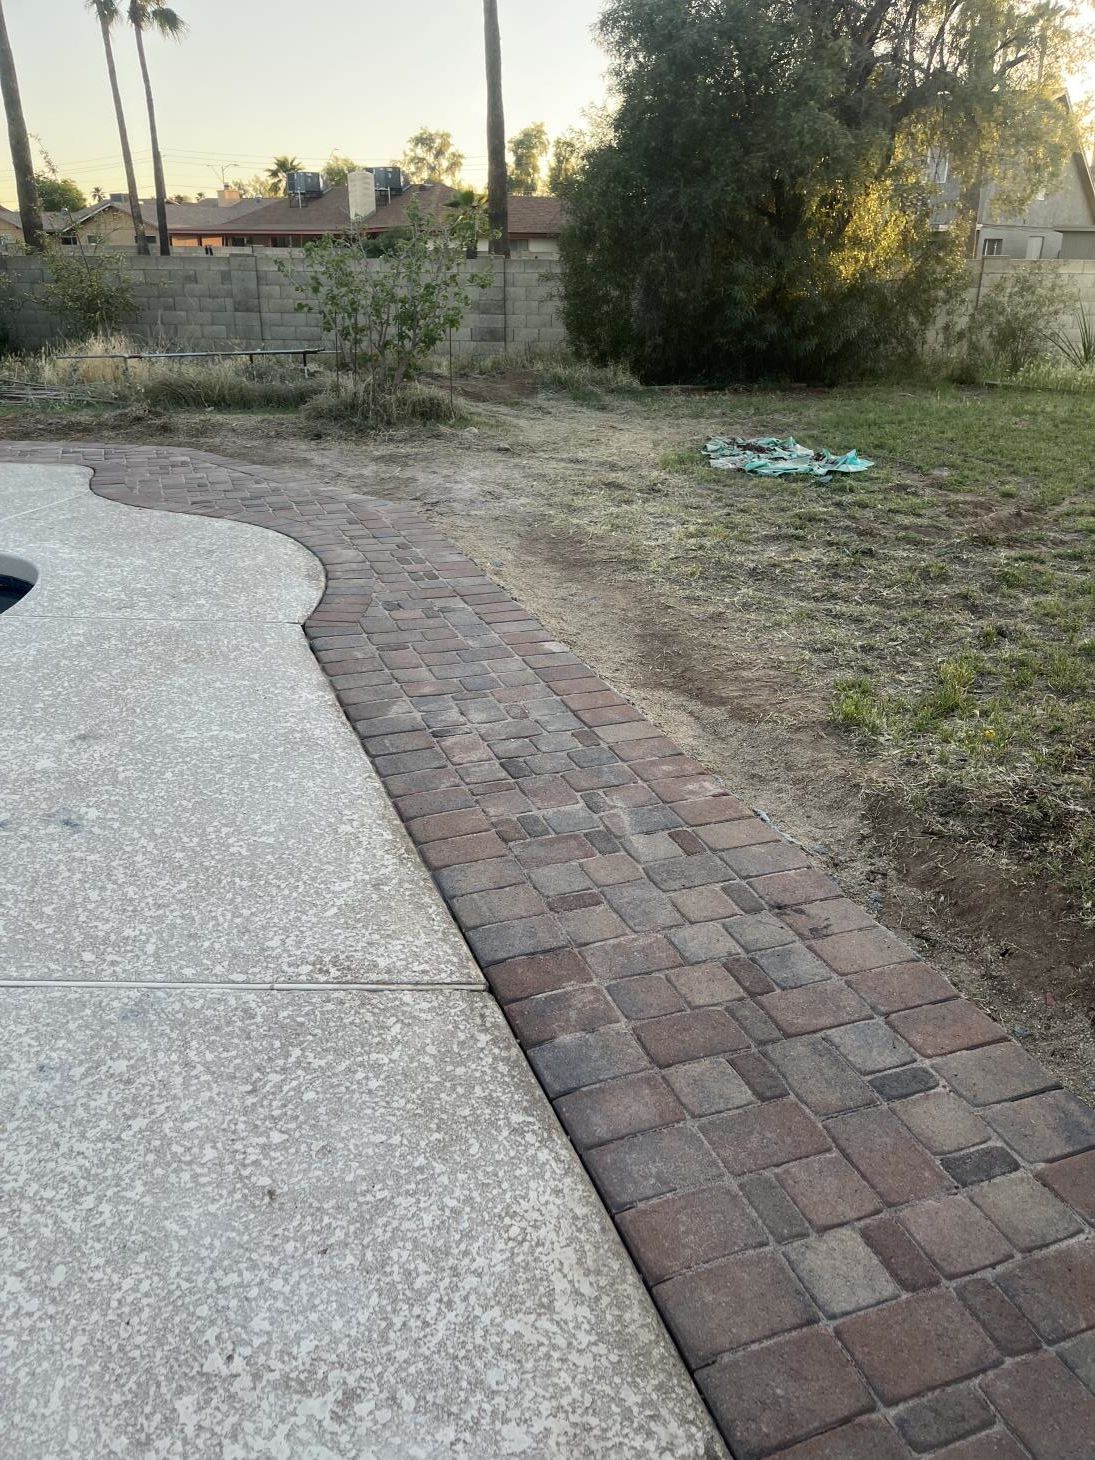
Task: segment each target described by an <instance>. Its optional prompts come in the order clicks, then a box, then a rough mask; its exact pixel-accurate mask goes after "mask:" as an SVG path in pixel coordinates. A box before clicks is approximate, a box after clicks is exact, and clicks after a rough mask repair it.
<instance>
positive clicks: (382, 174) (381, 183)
mask: <svg viewBox="0 0 1095 1460" xmlns="http://www.w3.org/2000/svg"><path fill="white" fill-rule="evenodd" d="M371 171H372V174H373V183H374V185H375V186H376V190H377V192H378V193H387V194H388V196H389V197H390V198H398V197H399V195H400V193H405V192H406V191H407V188H408V186H409V183H408V181H407V175H406V173H405V172H404V171H403V169H402V168H401V167H374V168H372V169H371Z"/></svg>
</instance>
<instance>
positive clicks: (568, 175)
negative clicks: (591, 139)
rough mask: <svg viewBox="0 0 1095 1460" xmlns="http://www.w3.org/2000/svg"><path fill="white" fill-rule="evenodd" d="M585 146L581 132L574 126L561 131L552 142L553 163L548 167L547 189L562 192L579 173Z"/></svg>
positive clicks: (551, 191) (550, 191)
mask: <svg viewBox="0 0 1095 1460" xmlns="http://www.w3.org/2000/svg"><path fill="white" fill-rule="evenodd" d="M584 146H585V142H584V139H583V137H582V134H581V132H579V131H577V130H576V129H575V128H574V127H571V128H569V129H568V130H567V131H565V132H560V133H559V135H558V137H556V139H555V141H554V142H553V143H552V147H551V163H550V165H549V167H548V175H547V190H548V192H549V193H561V192H562V191H563V189H564V188H565V187H566V186H567V184H568V183H569V182H571V181H572V180H573V178H574V177H575V176H576V175H577V172H578V168H579V164H580V162H581V158H582V150H583V148H584Z"/></svg>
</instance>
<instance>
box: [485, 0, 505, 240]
mask: <svg viewBox="0 0 1095 1460" xmlns="http://www.w3.org/2000/svg"><path fill="white" fill-rule="evenodd" d="M483 33H484V41H485V48H486V53H487V217H488V221H489V225H490V231H491V241H490V250H491V253H498V254H502V255H503V256H504V257H505V258H509V196H508V188H509V180H508V178H507V176H506V119H505V116H504V114H503V111H502V38H501V36H500V35H499V33H498V0H483Z"/></svg>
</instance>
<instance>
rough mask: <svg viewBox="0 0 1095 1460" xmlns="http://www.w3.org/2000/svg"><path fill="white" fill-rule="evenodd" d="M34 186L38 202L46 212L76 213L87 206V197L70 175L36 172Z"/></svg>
mask: <svg viewBox="0 0 1095 1460" xmlns="http://www.w3.org/2000/svg"><path fill="white" fill-rule="evenodd" d="M34 186H35V187H36V188H37V189H38V202H39V204H40V205H41V207H42V208H43V209H44V210H45V212H47V213H65V212H68V213H78V212H79V211H80V209H81V208H86V207H87V198H86V197H85V196H84V194H83V193H82V192H81V191H80V189H79V188H78V187H77V185H76V184H75V183H74V182H73V181H72V179H71V178H70V177H53V176H52V175H51V174H50V173H48V172H36V173H35V174H34Z"/></svg>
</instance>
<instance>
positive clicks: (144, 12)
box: [108, 0, 189, 41]
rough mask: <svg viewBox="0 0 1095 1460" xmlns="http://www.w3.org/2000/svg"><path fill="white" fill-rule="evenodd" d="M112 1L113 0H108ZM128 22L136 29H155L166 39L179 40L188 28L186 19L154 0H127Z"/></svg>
mask: <svg viewBox="0 0 1095 1460" xmlns="http://www.w3.org/2000/svg"><path fill="white" fill-rule="evenodd" d="M108 3H113V0H108ZM129 23H130V25H135V26H136V27H137V29H138V30H157V31H159V33H160V35H162V36H166V37H167V39H168V40H174V41H180V40H182V38H183V36H184V35H185V34H186V32H187V30H189V26H188V25H187V23H186V21H185V20H183V18H182V16H181V15H180V14H179V12H178V11H177V10H172V8H171V7H170V5H157V4H156V3H155V0H129Z"/></svg>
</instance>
